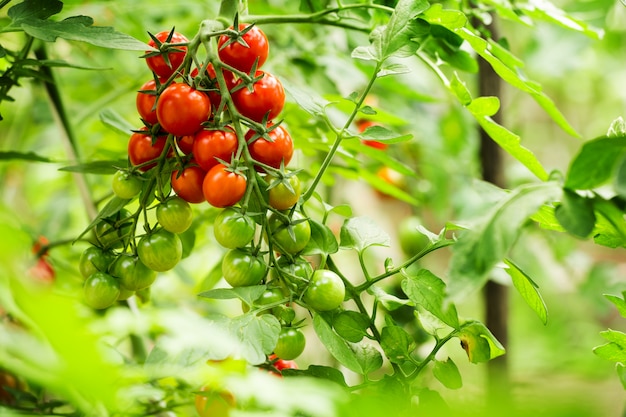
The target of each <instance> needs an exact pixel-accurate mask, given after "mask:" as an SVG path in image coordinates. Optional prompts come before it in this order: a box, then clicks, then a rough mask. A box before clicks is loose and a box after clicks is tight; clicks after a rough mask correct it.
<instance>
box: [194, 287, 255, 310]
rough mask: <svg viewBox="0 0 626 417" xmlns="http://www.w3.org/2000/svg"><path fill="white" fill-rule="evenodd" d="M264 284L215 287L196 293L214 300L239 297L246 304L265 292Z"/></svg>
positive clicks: (250, 303) (249, 303)
mask: <svg viewBox="0 0 626 417" xmlns="http://www.w3.org/2000/svg"><path fill="white" fill-rule="evenodd" d="M265 289H266V286H265V285H252V286H249V287H236V288H215V289H212V290H209V291H204V292H201V293H199V294H198V297H203V298H211V299H215V300H229V299H233V298H239V299H240V300H241V301H243V302H244V303H246V304H248V305H252V303H253V302H254V301H255V300H258V299H259V297H261V296H262V295H263V293H264V292H265Z"/></svg>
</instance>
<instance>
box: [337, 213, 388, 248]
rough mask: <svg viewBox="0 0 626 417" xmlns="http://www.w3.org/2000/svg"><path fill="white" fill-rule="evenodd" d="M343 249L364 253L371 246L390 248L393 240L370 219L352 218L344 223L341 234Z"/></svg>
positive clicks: (362, 217) (363, 217)
mask: <svg viewBox="0 0 626 417" xmlns="http://www.w3.org/2000/svg"><path fill="white" fill-rule="evenodd" d="M340 239H341V244H340V245H341V247H342V248H344V249H355V250H356V251H357V252H363V251H364V250H365V249H367V248H369V247H370V246H387V247H388V246H389V245H390V244H391V239H390V237H389V235H388V234H387V232H385V231H384V230H382V229H381V228H380V227H379V226H378V225H377V224H376V222H375V221H374V220H372V219H371V218H369V217H365V216H361V217H351V218H349V219H346V221H344V223H343V225H342V226H341V232H340Z"/></svg>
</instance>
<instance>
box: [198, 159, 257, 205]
mask: <svg viewBox="0 0 626 417" xmlns="http://www.w3.org/2000/svg"><path fill="white" fill-rule="evenodd" d="M246 183H247V181H246V177H244V176H243V175H241V174H238V173H234V172H231V171H228V170H227V168H226V166H225V165H223V164H217V165H215V166H214V167H213V168H211V170H210V171H209V172H207V174H206V176H205V177H204V183H203V184H202V190H203V191H204V197H205V198H206V201H208V202H209V204H211V205H212V206H213V207H230V206H232V205H234V204H237V203H238V202H239V200H241V198H242V197H243V195H244V194H245V192H246Z"/></svg>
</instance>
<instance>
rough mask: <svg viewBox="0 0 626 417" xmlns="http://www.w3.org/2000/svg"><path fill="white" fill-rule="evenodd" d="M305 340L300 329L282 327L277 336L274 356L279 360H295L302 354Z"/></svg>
mask: <svg viewBox="0 0 626 417" xmlns="http://www.w3.org/2000/svg"><path fill="white" fill-rule="evenodd" d="M305 345H306V338H305V337H304V333H302V331H300V329H296V328H293V327H283V328H282V329H281V330H280V334H279V335H278V342H277V343H276V347H275V348H274V354H275V355H276V356H278V357H279V358H280V359H285V360H291V359H295V358H297V357H298V356H300V355H301V354H302V352H304V347H305Z"/></svg>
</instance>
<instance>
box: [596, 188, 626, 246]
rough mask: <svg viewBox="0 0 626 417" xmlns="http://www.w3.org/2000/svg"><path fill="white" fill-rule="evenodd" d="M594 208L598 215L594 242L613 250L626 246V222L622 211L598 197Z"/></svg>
mask: <svg viewBox="0 0 626 417" xmlns="http://www.w3.org/2000/svg"><path fill="white" fill-rule="evenodd" d="M594 208H595V209H596V215H597V221H596V228H595V230H594V232H593V233H594V238H593V239H594V241H595V242H596V243H597V244H599V245H604V246H608V247H611V248H617V247H622V246H626V222H624V213H623V212H622V210H621V209H619V208H618V207H616V206H615V204H613V203H612V202H610V201H606V200H602V199H600V198H598V197H596V199H595V201H594Z"/></svg>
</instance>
